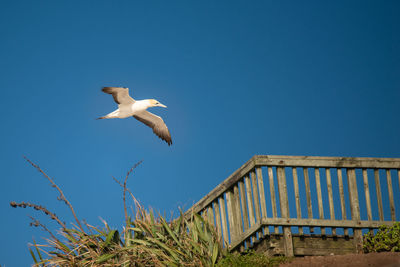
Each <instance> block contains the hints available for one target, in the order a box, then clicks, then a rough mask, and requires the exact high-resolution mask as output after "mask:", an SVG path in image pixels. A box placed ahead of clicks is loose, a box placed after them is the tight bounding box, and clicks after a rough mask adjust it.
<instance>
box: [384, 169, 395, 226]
mask: <svg viewBox="0 0 400 267" xmlns="http://www.w3.org/2000/svg"><path fill="white" fill-rule="evenodd" d="M386 180H387V185H388V193H389V202H390V215H391V218H392V221H396V211H395V208H394V198H393V186H392V177H391V176H390V170H389V169H386Z"/></svg>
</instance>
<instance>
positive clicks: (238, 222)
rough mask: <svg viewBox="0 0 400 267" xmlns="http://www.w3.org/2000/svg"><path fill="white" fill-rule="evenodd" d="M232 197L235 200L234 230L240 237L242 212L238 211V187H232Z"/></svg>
mask: <svg viewBox="0 0 400 267" xmlns="http://www.w3.org/2000/svg"><path fill="white" fill-rule="evenodd" d="M233 197H234V200H235V212H234V214H235V222H236V228H237V230H238V232H237V234H238V236H240V235H241V234H243V224H242V212H241V210H240V199H239V187H238V185H235V186H234V187H233Z"/></svg>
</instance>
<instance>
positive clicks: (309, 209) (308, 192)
mask: <svg viewBox="0 0 400 267" xmlns="http://www.w3.org/2000/svg"><path fill="white" fill-rule="evenodd" d="M303 174H304V185H305V189H306V199H307V214H308V218H309V219H312V217H313V214H312V206H311V205H312V204H311V187H310V178H309V176H308V168H303ZM310 232H311V233H313V232H314V228H312V227H310Z"/></svg>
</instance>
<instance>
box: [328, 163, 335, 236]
mask: <svg viewBox="0 0 400 267" xmlns="http://www.w3.org/2000/svg"><path fill="white" fill-rule="evenodd" d="M325 172H326V185H327V187H328V199H329V214H330V216H331V220H335V208H334V206H333V192H332V179H331V170H330V169H329V168H326V169H325ZM332 235H336V229H335V228H332Z"/></svg>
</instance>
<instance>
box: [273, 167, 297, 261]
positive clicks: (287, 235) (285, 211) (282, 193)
mask: <svg viewBox="0 0 400 267" xmlns="http://www.w3.org/2000/svg"><path fill="white" fill-rule="evenodd" d="M276 173H277V178H278V192H279V200H280V208H281V216H282V218H286V219H288V218H290V215H289V201H288V195H287V184H286V175H285V169H284V168H283V167H277V168H276ZM283 239H284V242H285V256H286V257H293V256H294V254H293V240H292V231H291V228H290V226H286V227H285V226H284V227H283Z"/></svg>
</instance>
